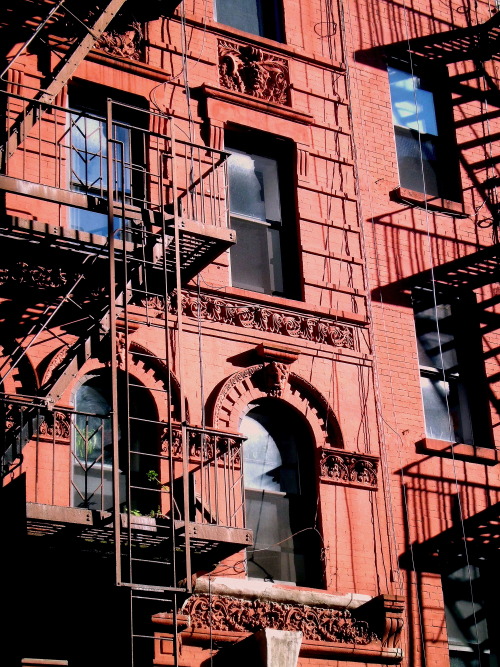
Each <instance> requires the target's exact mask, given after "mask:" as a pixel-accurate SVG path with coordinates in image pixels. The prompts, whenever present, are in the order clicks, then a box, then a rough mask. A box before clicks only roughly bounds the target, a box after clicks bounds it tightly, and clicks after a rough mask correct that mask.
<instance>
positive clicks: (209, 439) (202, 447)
mask: <svg viewBox="0 0 500 667" xmlns="http://www.w3.org/2000/svg"><path fill="white" fill-rule="evenodd" d="M168 438H169V430H168V428H167V429H165V433H164V436H163V445H162V451H163V452H164V453H167V454H168V453H169V450H170V447H169V445H168ZM242 443H243V437H241V436H240V437H238V436H236V435H222V434H220V433H211V432H210V431H205V432H203V431H199V430H198V429H196V430H195V429H190V428H189V426H188V428H187V445H188V449H189V459H190V460H193V461H201V460H203V461H205V462H211V461H214V460H216V459H217V460H218V461H219V462H220V463H222V462H223V461H224V457H225V456H226V455H229V456H230V458H231V461H232V463H234V464H235V465H239V464H240V460H241V445H242ZM172 456H176V457H181V456H182V432H181V428H180V427H179V426H174V427H173V428H172Z"/></svg>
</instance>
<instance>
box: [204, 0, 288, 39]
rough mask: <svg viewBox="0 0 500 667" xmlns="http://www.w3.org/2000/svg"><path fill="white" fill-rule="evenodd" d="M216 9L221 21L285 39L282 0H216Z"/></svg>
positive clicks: (252, 32) (234, 26) (217, 16)
mask: <svg viewBox="0 0 500 667" xmlns="http://www.w3.org/2000/svg"><path fill="white" fill-rule="evenodd" d="M215 10H216V20H217V21H218V22H219V23H223V24H224V25H228V26H231V27H232V28H236V29H237V30H243V31H244V32H249V33H251V34H252V35H259V36H260V37H267V38H268V39H274V40H276V41H277V42H283V41H284V39H283V21H282V16H281V11H282V10H281V4H280V0H216V3H215Z"/></svg>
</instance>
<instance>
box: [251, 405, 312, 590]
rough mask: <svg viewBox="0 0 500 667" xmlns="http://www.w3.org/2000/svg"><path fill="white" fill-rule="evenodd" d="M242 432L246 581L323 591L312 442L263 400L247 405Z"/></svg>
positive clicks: (282, 410)
mask: <svg viewBox="0 0 500 667" xmlns="http://www.w3.org/2000/svg"><path fill="white" fill-rule="evenodd" d="M249 407H250V409H249V411H248V413H247V414H246V415H245V416H244V417H243V419H242V421H241V424H240V430H241V432H242V433H243V434H244V435H245V436H246V440H245V443H244V445H243V458H244V468H245V474H244V481H245V509H246V521H247V526H248V527H249V528H250V529H251V530H252V531H253V536H254V545H253V547H252V548H251V549H248V551H247V568H248V576H249V577H252V578H255V579H263V580H265V581H284V582H290V583H296V584H299V585H302V586H321V585H322V572H321V567H320V564H321V561H320V540H319V533H318V530H317V527H316V525H315V524H316V520H315V515H316V493H315V486H314V471H313V466H312V460H313V458H312V456H311V454H312V442H311V439H310V437H309V433H308V429H307V425H306V424H305V423H304V422H303V421H302V419H301V418H300V417H299V416H298V414H296V413H295V412H294V410H293V409H292V408H291V407H290V406H289V405H287V404H285V403H283V402H281V401H277V400H276V399H263V400H261V401H259V402H257V403H253V404H251V405H250V406H249Z"/></svg>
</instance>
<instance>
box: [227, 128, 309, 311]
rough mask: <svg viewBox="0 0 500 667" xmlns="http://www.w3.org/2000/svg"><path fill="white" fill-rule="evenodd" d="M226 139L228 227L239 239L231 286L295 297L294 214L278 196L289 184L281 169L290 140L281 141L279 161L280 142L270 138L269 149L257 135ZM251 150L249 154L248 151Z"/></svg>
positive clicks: (233, 257) (233, 256) (230, 135)
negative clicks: (265, 148) (229, 217)
mask: <svg viewBox="0 0 500 667" xmlns="http://www.w3.org/2000/svg"><path fill="white" fill-rule="evenodd" d="M226 139H227V141H226V144H227V145H226V148H227V150H228V151H229V152H230V153H231V155H230V157H229V160H228V170H229V198H230V209H231V226H232V228H233V229H234V230H235V231H236V239H237V242H236V244H235V245H234V246H233V247H232V248H231V251H230V253H231V255H230V258H231V282H232V285H234V286H235V287H240V288H242V289H248V290H251V291H253V292H261V293H263V294H276V295H285V296H289V297H296V298H297V297H298V292H299V284H298V283H299V279H298V278H299V276H298V268H297V264H298V263H297V260H296V257H297V249H296V233H295V229H294V223H293V222H292V221H293V220H294V217H295V216H294V213H293V206H291V205H290V197H287V198H284V197H283V196H282V192H283V190H284V188H285V181H287V180H288V182H291V174H286V167H285V165H286V161H287V158H288V167H289V166H290V164H291V161H292V157H293V156H292V151H291V147H290V145H289V142H286V141H281V142H280V144H281V147H280V149H279V150H280V160H278V159H276V156H277V151H278V146H277V143H278V142H277V141H276V140H274V141H273V139H272V138H270V139H268V140H267V150H264V148H263V146H262V143H263V141H262V137H261V136H260V135H254V134H252V133H249V136H246V137H245V136H239V135H238V134H236V133H234V134H233V133H228V136H227V138H226ZM250 146H252V148H253V150H252V152H250V150H248V149H250ZM261 147H262V151H260V150H259V148H261ZM284 172H285V173H284ZM287 177H288V178H287ZM285 199H286V200H287V201H286V200H285Z"/></svg>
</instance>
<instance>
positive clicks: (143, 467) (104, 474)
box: [72, 373, 158, 514]
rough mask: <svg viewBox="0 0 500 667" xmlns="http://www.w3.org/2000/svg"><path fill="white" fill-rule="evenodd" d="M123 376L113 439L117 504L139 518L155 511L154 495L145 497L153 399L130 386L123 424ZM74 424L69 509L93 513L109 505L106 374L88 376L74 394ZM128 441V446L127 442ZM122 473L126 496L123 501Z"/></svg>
mask: <svg viewBox="0 0 500 667" xmlns="http://www.w3.org/2000/svg"><path fill="white" fill-rule="evenodd" d="M124 379H125V377H124V374H122V373H120V374H119V392H118V398H119V403H118V421H119V424H118V438H119V448H120V462H119V463H120V499H121V503H122V504H125V503H127V502H129V503H130V509H131V510H132V511H133V512H137V513H140V514H149V513H150V512H151V511H155V510H156V509H157V507H155V503H156V504H157V495H156V494H154V493H151V492H148V487H150V486H151V484H150V480H149V476H148V472H149V471H151V470H152V471H157V467H158V459H157V458H156V456H155V455H156V454H158V426H157V413H156V408H155V406H154V403H153V400H152V398H151V396H150V394H149V392H148V391H147V390H146V388H145V387H143V386H142V385H139V384H138V383H136V382H134V383H133V384H131V386H129V391H130V399H129V405H130V415H129V419H128V424H127V418H126V414H127V413H126V409H125V408H126V402H125V396H124V395H123V394H124V392H122V391H120V387H124V386H125V383H124V382H123V380H124ZM75 411H76V414H75V415H74V419H73V433H72V438H73V449H72V453H73V457H72V459H73V474H72V487H73V505H74V506H75V507H88V508H90V509H96V510H109V509H110V508H111V507H112V506H113V486H112V479H113V466H112V464H113V451H112V449H113V443H112V434H111V419H110V412H111V387H110V378H109V376H108V375H107V374H106V373H103V374H96V375H92V376H89V377H87V378H86V379H85V380H84V382H83V383H82V384H81V385H80V386H79V387H78V389H77V391H76V393H75ZM128 438H129V447H128V446H127V445H128V443H127V439H128ZM127 471H129V473H130V475H129V476H130V495H129V500H128V501H127V489H126V481H127Z"/></svg>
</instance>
